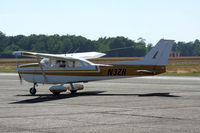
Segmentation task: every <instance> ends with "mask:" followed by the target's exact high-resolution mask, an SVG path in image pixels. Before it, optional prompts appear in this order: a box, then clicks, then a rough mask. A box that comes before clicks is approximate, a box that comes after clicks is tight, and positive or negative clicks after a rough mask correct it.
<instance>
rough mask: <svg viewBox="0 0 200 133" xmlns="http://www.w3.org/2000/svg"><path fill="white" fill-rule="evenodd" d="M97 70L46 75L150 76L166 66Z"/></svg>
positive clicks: (53, 72)
mask: <svg viewBox="0 0 200 133" xmlns="http://www.w3.org/2000/svg"><path fill="white" fill-rule="evenodd" d="M99 69H100V70H99V71H98V68H97V66H96V70H44V71H45V75H54V76H55V75H57V76H148V75H156V74H160V73H164V72H165V71H166V67H165V66H153V65H112V66H99ZM19 73H20V74H36V75H42V71H41V70H37V71H28V70H27V71H19Z"/></svg>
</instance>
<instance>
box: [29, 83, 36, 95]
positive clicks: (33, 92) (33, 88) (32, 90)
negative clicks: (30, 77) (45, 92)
mask: <svg viewBox="0 0 200 133" xmlns="http://www.w3.org/2000/svg"><path fill="white" fill-rule="evenodd" d="M36 85H37V83H34V85H33V87H32V88H30V90H29V92H30V94H31V95H35V94H36V92H37V90H36V89H35V86H36Z"/></svg>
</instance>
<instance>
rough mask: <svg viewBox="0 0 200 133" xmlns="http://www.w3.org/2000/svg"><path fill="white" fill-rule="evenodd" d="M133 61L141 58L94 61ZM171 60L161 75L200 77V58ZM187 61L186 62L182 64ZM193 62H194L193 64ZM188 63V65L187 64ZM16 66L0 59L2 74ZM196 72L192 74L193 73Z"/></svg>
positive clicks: (13, 62) (12, 71)
mask: <svg viewBox="0 0 200 133" xmlns="http://www.w3.org/2000/svg"><path fill="white" fill-rule="evenodd" d="M130 59H131V60H133V59H139V58H137V57H136V58H133V57H130V58H128V57H127V58H98V59H96V60H95V59H93V61H100V62H102V63H105V62H109V61H119V60H120V61H124V60H130ZM170 60H174V61H175V62H174V61H173V62H171V63H170V62H169V64H168V65H167V66H168V68H167V70H168V71H171V72H166V73H163V74H161V75H168V76H200V63H199V62H200V57H182V58H180V57H179V58H170ZM179 60H181V62H179ZM193 60H195V61H193ZM18 61H19V63H20V64H24V63H32V62H36V60H35V59H28V58H27V59H18ZM182 61H185V62H182ZM191 61H192V62H191ZM187 62H188V63H187ZM1 64H3V65H1ZM15 66H16V59H0V72H6V73H7V72H8V73H16V72H17V71H16V70H13V68H14V67H15ZM177 70H181V71H184V73H179V72H176V71H177ZM194 70H195V71H196V72H192V71H194Z"/></svg>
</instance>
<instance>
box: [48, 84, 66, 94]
mask: <svg viewBox="0 0 200 133" xmlns="http://www.w3.org/2000/svg"><path fill="white" fill-rule="evenodd" d="M49 90H50V91H51V92H52V93H54V92H57V93H60V92H65V91H67V87H65V86H62V85H55V86H51V87H50V88H49Z"/></svg>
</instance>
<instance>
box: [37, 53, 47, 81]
mask: <svg viewBox="0 0 200 133" xmlns="http://www.w3.org/2000/svg"><path fill="white" fill-rule="evenodd" d="M37 61H38V63H39V65H40V69H41V71H42V75H43V77H44V83H47V77H46V75H45V71H44V70H43V67H42V64H41V63H40V57H39V56H37Z"/></svg>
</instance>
